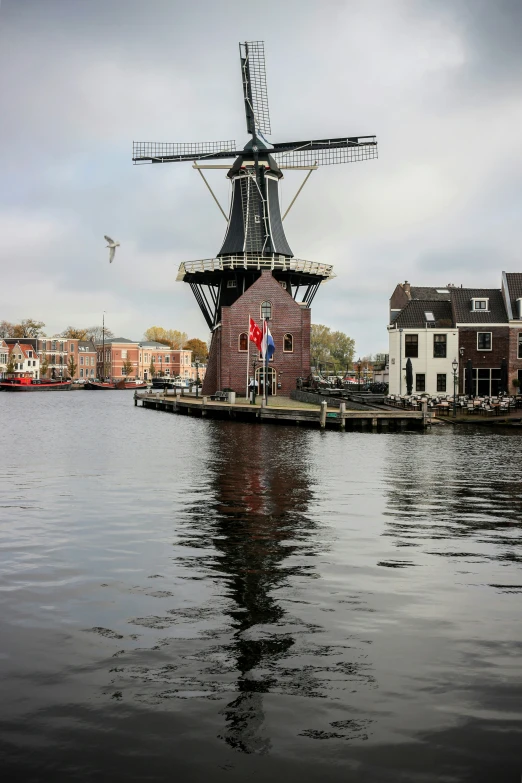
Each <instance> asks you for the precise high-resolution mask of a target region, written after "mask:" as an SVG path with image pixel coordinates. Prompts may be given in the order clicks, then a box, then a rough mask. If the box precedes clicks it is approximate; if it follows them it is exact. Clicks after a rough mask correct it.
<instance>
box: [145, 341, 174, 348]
mask: <svg viewBox="0 0 522 783" xmlns="http://www.w3.org/2000/svg"><path fill="white" fill-rule="evenodd" d="M139 346H140V348H165V349H166V350H167V351H172V348H171V347H170V345H165V343H158V342H157V341H156V340H148V341H145V342H143V343H139Z"/></svg>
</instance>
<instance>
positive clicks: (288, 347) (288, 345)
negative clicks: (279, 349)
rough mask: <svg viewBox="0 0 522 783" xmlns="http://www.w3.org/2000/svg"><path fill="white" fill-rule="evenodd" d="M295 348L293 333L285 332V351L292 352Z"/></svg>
mask: <svg viewBox="0 0 522 783" xmlns="http://www.w3.org/2000/svg"><path fill="white" fill-rule="evenodd" d="M293 350H294V338H293V336H292V335H291V334H285V337H284V340H283V351H284V352H285V353H292V352H293Z"/></svg>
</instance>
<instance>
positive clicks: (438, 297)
mask: <svg viewBox="0 0 522 783" xmlns="http://www.w3.org/2000/svg"><path fill="white" fill-rule="evenodd" d="M451 290H452V289H451V288H447V286H445V285H439V286H435V287H431V286H430V287H427V286H418V285H412V286H411V288H410V294H411V298H412V299H423V300H424V301H426V302H441V301H448V300H449V299H451V293H450V292H451ZM439 291H445V292H447V293H442V294H441V293H439Z"/></svg>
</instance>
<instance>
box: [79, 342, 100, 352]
mask: <svg viewBox="0 0 522 783" xmlns="http://www.w3.org/2000/svg"><path fill="white" fill-rule="evenodd" d="M78 350H79V351H84V352H85V351H91V353H95V352H96V346H95V345H94V343H93V341H92V340H78Z"/></svg>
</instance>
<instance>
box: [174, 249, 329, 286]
mask: <svg viewBox="0 0 522 783" xmlns="http://www.w3.org/2000/svg"><path fill="white" fill-rule="evenodd" d="M227 269H251V270H252V269H256V270H261V269H272V270H274V269H276V270H282V271H285V272H301V273H304V274H310V275H317V276H318V277H323V278H325V279H326V280H328V279H329V278H332V277H335V274H334V272H333V266H332V265H331V264H321V263H319V262H317V261H304V260H303V259H300V258H287V257H286V256H280V255H274V256H259V255H258V254H254V253H244V254H243V255H240V256H221V257H220V258H204V259H201V260H198V261H184V262H183V263H181V264H180V266H179V271H178V276H177V278H176V279H177V280H178V281H182V280H184V279H185V275H192V274H197V273H198V272H199V273H205V272H221V271H223V270H227Z"/></svg>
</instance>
